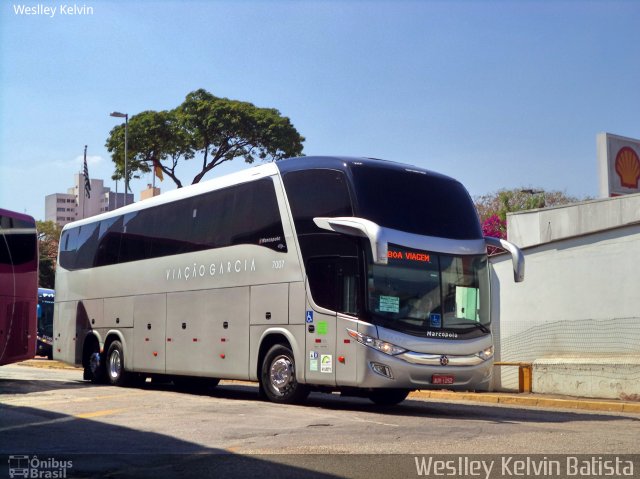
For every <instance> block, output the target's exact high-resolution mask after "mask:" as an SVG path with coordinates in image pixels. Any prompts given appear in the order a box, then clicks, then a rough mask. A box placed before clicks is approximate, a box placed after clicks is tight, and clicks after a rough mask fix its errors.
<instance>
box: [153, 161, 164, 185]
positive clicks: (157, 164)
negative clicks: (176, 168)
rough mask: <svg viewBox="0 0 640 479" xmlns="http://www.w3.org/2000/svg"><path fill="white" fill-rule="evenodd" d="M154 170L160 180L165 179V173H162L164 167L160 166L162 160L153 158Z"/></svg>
mask: <svg viewBox="0 0 640 479" xmlns="http://www.w3.org/2000/svg"><path fill="white" fill-rule="evenodd" d="M153 171H154V174H155V175H156V176H157V177H158V179H159V180H160V181H162V180H164V175H163V174H162V167H161V166H160V162H159V161H158V160H153Z"/></svg>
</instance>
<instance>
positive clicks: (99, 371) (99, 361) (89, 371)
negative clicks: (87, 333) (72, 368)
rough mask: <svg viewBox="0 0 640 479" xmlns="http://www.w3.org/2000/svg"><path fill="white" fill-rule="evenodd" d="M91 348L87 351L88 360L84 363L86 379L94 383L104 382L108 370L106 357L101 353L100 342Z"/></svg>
mask: <svg viewBox="0 0 640 479" xmlns="http://www.w3.org/2000/svg"><path fill="white" fill-rule="evenodd" d="M87 347H90V348H91V349H90V350H89V351H88V352H85V354H86V355H87V359H86V361H83V363H84V376H83V378H84V379H88V380H90V381H91V382H92V383H93V384H104V383H105V382H106V380H107V378H106V374H105V373H106V371H105V368H104V363H103V361H104V359H103V357H102V355H101V354H100V349H99V346H98V343H97V342H96V344H95V345H94V346H89V345H87Z"/></svg>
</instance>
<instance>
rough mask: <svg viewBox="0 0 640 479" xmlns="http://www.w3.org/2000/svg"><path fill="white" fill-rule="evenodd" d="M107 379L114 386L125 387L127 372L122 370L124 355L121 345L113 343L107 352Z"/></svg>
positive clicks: (118, 342)
mask: <svg viewBox="0 0 640 479" xmlns="http://www.w3.org/2000/svg"><path fill="white" fill-rule="evenodd" d="M106 369H107V378H108V379H109V383H111V384H113V385H114V386H125V385H126V384H127V372H126V371H125V369H124V353H123V352H122V343H120V341H117V340H116V341H113V342H112V343H111V344H110V345H109V350H108V351H107V362H106Z"/></svg>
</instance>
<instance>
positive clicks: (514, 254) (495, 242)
mask: <svg viewBox="0 0 640 479" xmlns="http://www.w3.org/2000/svg"><path fill="white" fill-rule="evenodd" d="M484 239H485V242H486V243H487V245H488V246H493V247H495V248H500V249H502V250H505V251H508V252H509V253H511V262H512V263H513V280H514V281H515V282H516V283H520V282H522V281H524V254H522V251H521V250H520V248H518V247H517V246H516V245H514V244H513V243H510V242H509V241H507V240H504V239H501V238H494V237H492V236H485V237H484Z"/></svg>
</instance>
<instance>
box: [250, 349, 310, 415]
mask: <svg viewBox="0 0 640 479" xmlns="http://www.w3.org/2000/svg"><path fill="white" fill-rule="evenodd" d="M260 391H261V392H262V393H263V394H264V395H265V396H266V397H267V399H269V401H272V402H276V403H283V404H294V403H298V402H301V401H303V400H304V399H305V398H306V397H307V396H308V395H309V389H308V388H307V387H306V386H305V385H304V384H300V383H298V381H297V380H296V367H295V361H294V359H293V353H292V352H291V349H289V348H288V347H286V346H283V345H282V344H276V345H274V346H272V347H271V349H270V350H269V351H268V352H267V354H266V356H265V357H264V361H263V362H262V373H261V374H260Z"/></svg>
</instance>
